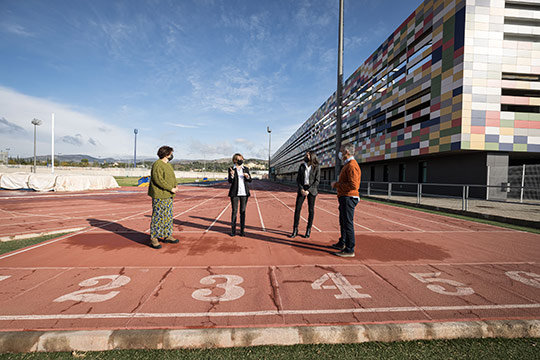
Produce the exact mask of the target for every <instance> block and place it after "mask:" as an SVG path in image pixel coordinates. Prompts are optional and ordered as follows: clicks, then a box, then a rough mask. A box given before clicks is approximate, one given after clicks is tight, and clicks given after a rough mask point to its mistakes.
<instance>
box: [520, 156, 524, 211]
mask: <svg viewBox="0 0 540 360" xmlns="http://www.w3.org/2000/svg"><path fill="white" fill-rule="evenodd" d="M524 187H525V164H523V171H522V172H521V195H520V196H519V202H520V203H522V202H523V188H524Z"/></svg>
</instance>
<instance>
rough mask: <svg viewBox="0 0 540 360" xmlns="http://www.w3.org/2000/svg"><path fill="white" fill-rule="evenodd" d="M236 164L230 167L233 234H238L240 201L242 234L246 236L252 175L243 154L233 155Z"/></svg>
mask: <svg viewBox="0 0 540 360" xmlns="http://www.w3.org/2000/svg"><path fill="white" fill-rule="evenodd" d="M232 161H233V163H234V166H232V167H230V168H229V178H228V180H229V183H230V184H231V187H230V188H229V197H230V198H231V207H232V215H231V236H235V235H236V214H237V212H238V203H240V236H245V232H244V228H245V225H246V205H247V201H248V197H249V195H250V194H249V185H248V184H249V183H250V182H251V175H250V174H249V169H248V168H247V167H245V166H244V165H243V164H244V157H243V156H242V154H239V153H236V154H234V155H233V158H232Z"/></svg>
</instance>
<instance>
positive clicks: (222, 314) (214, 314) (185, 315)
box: [0, 303, 540, 321]
mask: <svg viewBox="0 0 540 360" xmlns="http://www.w3.org/2000/svg"><path fill="white" fill-rule="evenodd" d="M538 308H540V304H538V303H535V304H507V305H469V306H406V307H380V308H352V309H319V310H262V311H231V312H194V313H109V314H51V315H4V316H0V321H21V320H76V319H85V320H86V319H149V318H198V317H204V318H208V317H246V316H283V315H333V314H351V313H357V314H358V313H364V314H365V313H408V312H424V311H463V310H515V309H538Z"/></svg>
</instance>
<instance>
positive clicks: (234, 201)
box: [231, 196, 248, 230]
mask: <svg viewBox="0 0 540 360" xmlns="http://www.w3.org/2000/svg"><path fill="white" fill-rule="evenodd" d="M247 201H248V197H247V196H231V207H232V214H231V228H232V229H233V230H236V214H237V213H238V203H240V229H241V230H244V226H245V225H246V205H247Z"/></svg>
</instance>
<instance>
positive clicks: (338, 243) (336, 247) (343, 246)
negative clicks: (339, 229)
mask: <svg viewBox="0 0 540 360" xmlns="http://www.w3.org/2000/svg"><path fill="white" fill-rule="evenodd" d="M330 246H331V247H332V248H334V249H337V250H344V249H345V244H344V243H340V242H339V241H338V242H337V243H335V244H332V245H330Z"/></svg>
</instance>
